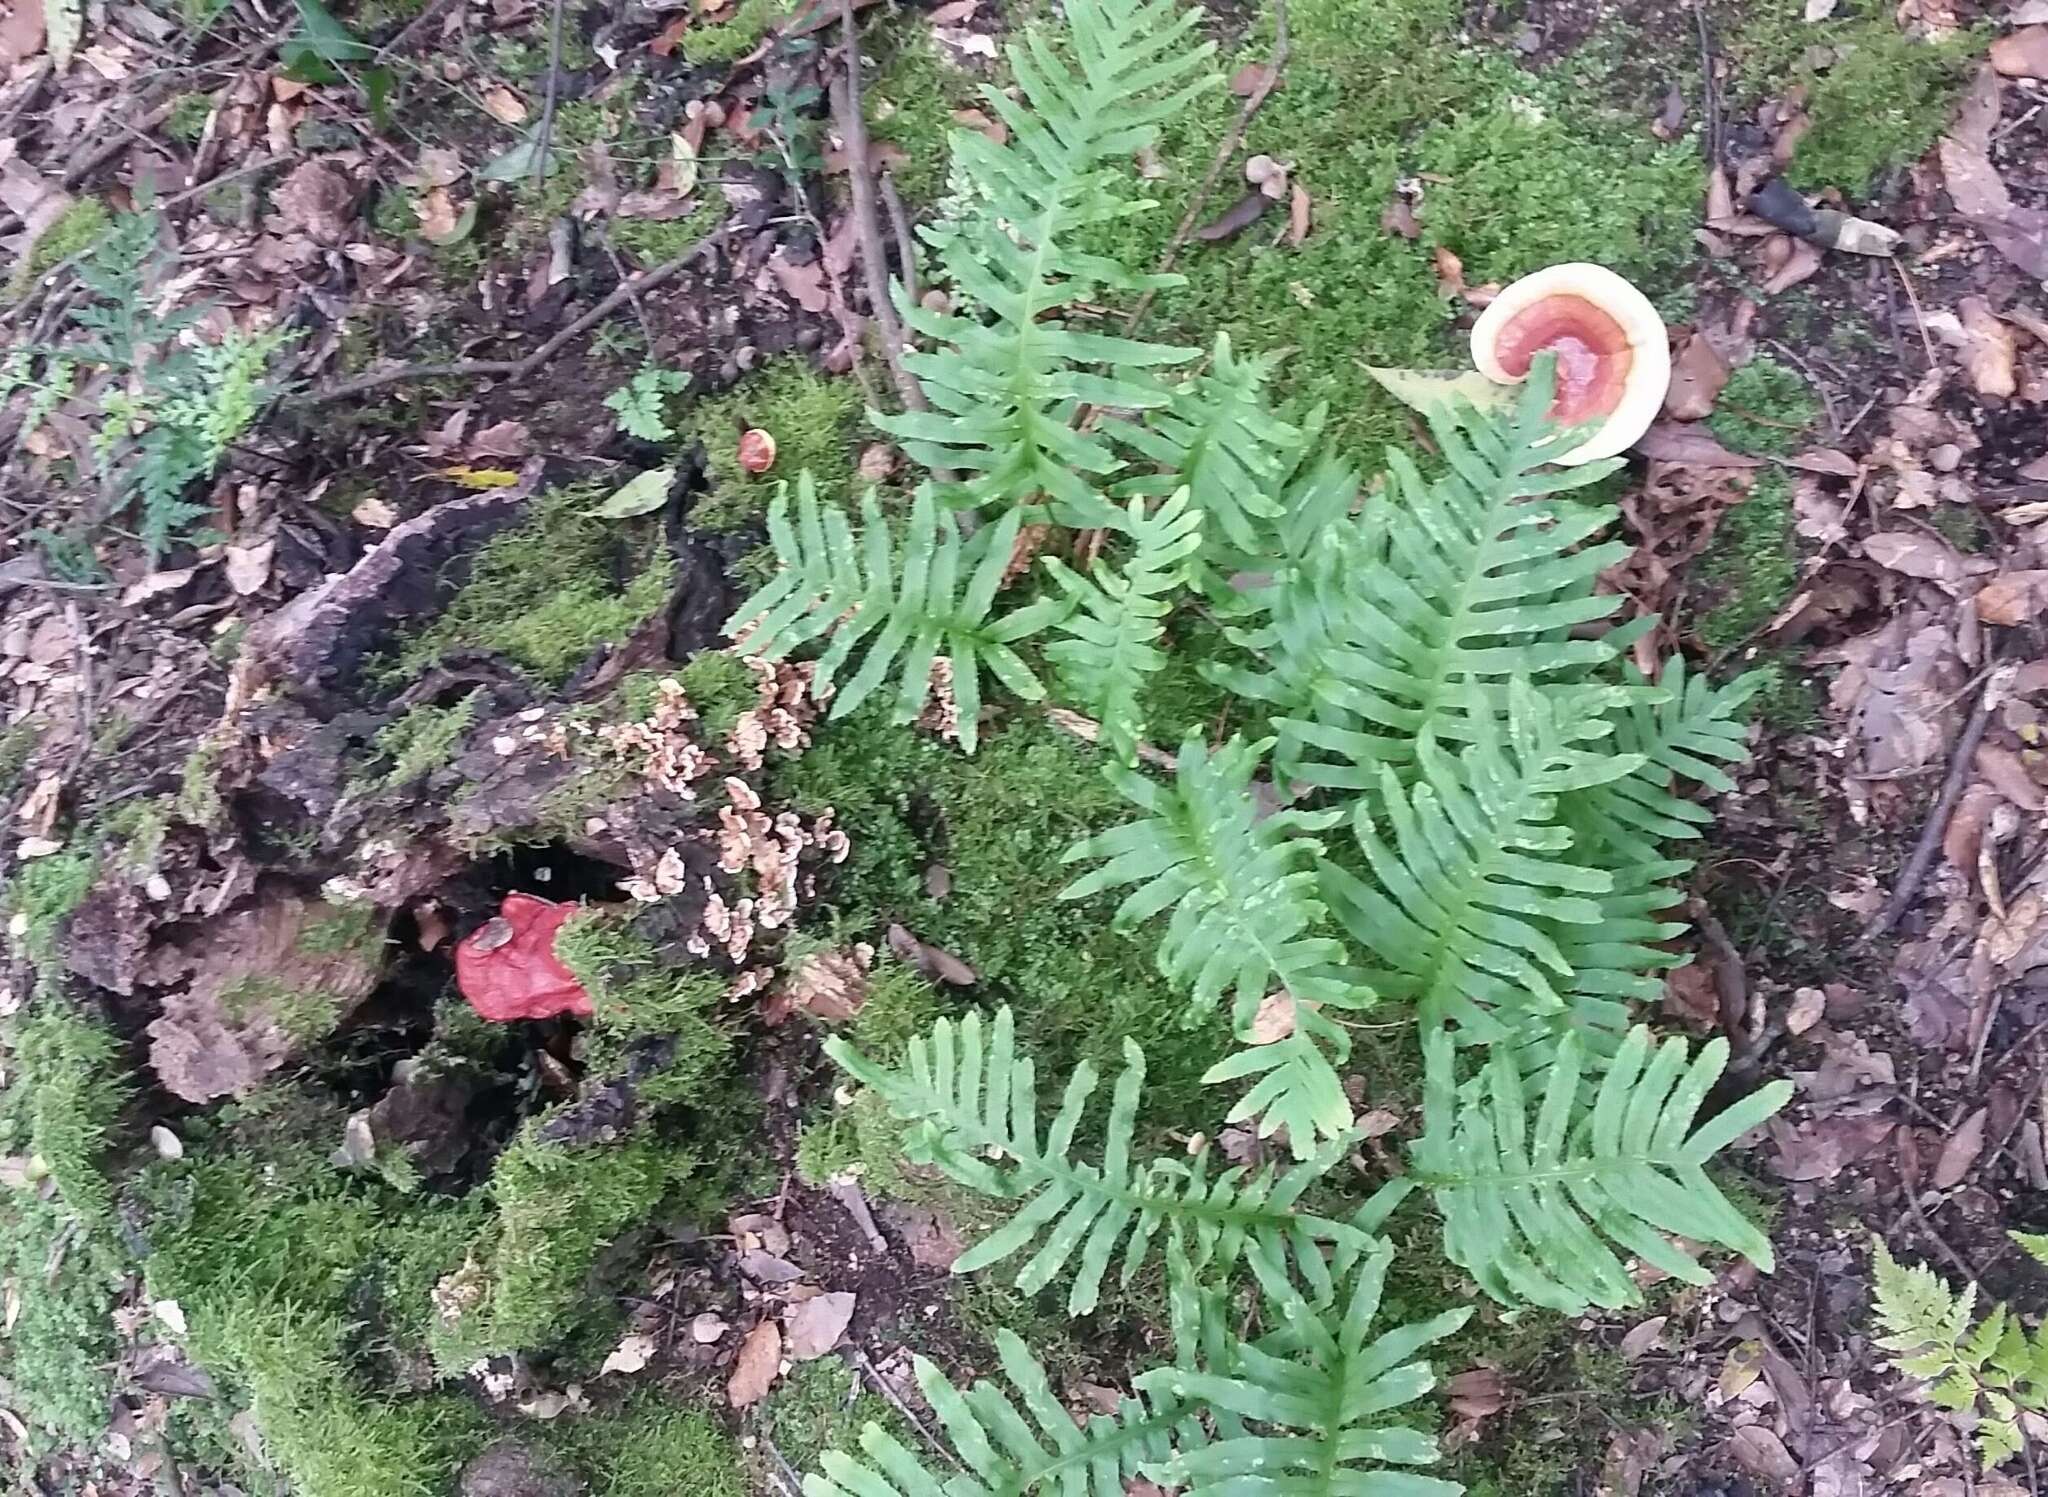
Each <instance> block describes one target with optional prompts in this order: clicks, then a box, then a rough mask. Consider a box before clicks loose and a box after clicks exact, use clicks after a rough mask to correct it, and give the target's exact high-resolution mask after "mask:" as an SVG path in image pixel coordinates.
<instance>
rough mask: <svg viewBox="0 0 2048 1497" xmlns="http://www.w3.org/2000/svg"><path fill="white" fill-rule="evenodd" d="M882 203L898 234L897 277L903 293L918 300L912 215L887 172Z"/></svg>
mask: <svg viewBox="0 0 2048 1497" xmlns="http://www.w3.org/2000/svg"><path fill="white" fill-rule="evenodd" d="M882 203H883V206H885V207H886V208H888V210H889V227H890V228H891V229H892V230H894V232H895V234H896V268H897V278H898V279H899V280H901V281H902V282H903V294H904V295H905V296H907V297H909V298H910V299H911V300H912V301H916V300H917V297H918V290H917V240H916V239H915V238H914V237H912V235H911V232H910V215H909V214H908V213H906V212H905V211H904V209H903V198H902V195H901V194H899V193H898V192H897V191H896V179H895V178H894V177H892V176H890V175H889V174H888V173H887V172H883V173H882Z"/></svg>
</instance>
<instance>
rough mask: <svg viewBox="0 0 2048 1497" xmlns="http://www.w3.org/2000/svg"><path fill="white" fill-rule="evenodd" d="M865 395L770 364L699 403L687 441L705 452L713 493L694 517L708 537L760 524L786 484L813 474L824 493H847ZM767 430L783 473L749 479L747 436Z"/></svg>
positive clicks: (794, 367) (689, 420)
mask: <svg viewBox="0 0 2048 1497" xmlns="http://www.w3.org/2000/svg"><path fill="white" fill-rule="evenodd" d="M861 421H862V410H861V399H860V390H859V387H858V386H856V385H855V384H854V383H853V381H852V380H849V379H838V378H834V377H831V376H829V375H823V374H819V373H818V372H817V371H816V370H814V369H812V368H811V367H810V365H808V364H806V363H803V362H802V361H800V360H797V359H784V360H779V361H777V362H775V363H772V364H770V365H768V366H767V367H766V368H764V369H763V370H761V371H760V372H759V373H758V374H756V375H754V376H753V378H751V379H749V380H746V381H744V382H743V383H741V384H739V385H737V386H735V387H734V388H733V389H731V390H729V391H727V392H726V393H725V394H723V395H715V396H713V397H711V398H710V399H708V400H702V401H699V402H697V404H696V405H695V406H693V407H692V408H691V409H690V410H689V411H688V413H687V414H686V415H685V416H684V418H683V420H682V421H681V422H680V423H679V426H680V430H681V432H682V436H683V439H684V440H685V441H686V442H691V441H694V442H697V443H701V444H702V446H703V448H704V458H705V481H706V484H707V485H708V491H707V492H706V493H705V494H704V495H703V496H702V497H701V498H699V499H698V500H697V502H696V504H695V505H694V506H693V507H692V509H691V511H690V523H691V524H692V525H695V526H697V527H698V528H699V529H703V530H742V529H745V528H746V527H747V526H749V525H753V524H756V523H758V520H759V517H760V516H761V515H762V514H763V513H765V512H766V511H767V508H768V501H769V500H770V499H771V498H773V497H774V495H775V491H776V489H777V488H778V486H780V485H781V484H782V483H783V482H785V481H787V480H790V479H793V478H795V477H796V475H797V474H799V473H801V472H803V471H804V470H805V469H806V468H808V469H809V470H810V472H811V476H812V477H813V478H815V479H816V480H817V481H818V487H819V489H820V491H821V492H823V493H826V494H837V493H843V492H845V491H846V489H847V487H848V485H849V484H850V483H851V482H852V479H853V460H854V450H855V445H856V443H857V442H858V440H859V435H860V431H861ZM749 427H759V428H760V429H761V430H763V431H765V432H767V433H768V434H769V435H771V436H773V437H774V438H775V466H774V467H773V468H770V469H769V470H768V471H767V472H766V473H749V472H747V471H746V469H744V468H742V467H741V466H740V464H739V438H740V433H741V432H743V431H745V430H747V429H748V428H749Z"/></svg>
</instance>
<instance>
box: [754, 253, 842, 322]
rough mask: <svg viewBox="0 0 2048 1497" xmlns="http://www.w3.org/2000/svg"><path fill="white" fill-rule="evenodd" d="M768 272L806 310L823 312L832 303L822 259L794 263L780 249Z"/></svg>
mask: <svg viewBox="0 0 2048 1497" xmlns="http://www.w3.org/2000/svg"><path fill="white" fill-rule="evenodd" d="M768 273H769V274H770V275H772V276H774V277H775V284H776V285H777V286H779V287H781V288H782V294H783V295H784V296H786V297H788V298H789V299H790V300H791V301H793V302H795V303H796V304H797V305H798V306H799V307H802V308H803V309H804V310H805V311H806V312H823V311H824V310H826V309H827V308H828V307H830V306H831V305H832V293H831V291H830V290H829V289H828V288H827V286H826V284H825V266H824V263H823V262H822V261H819V260H812V261H811V262H809V263H808V264H805V265H793V264H791V263H790V261H789V259H788V256H787V255H786V253H785V252H784V251H782V250H780V249H778V250H776V252H775V254H774V255H773V256H772V257H771V258H770V259H769V261H768Z"/></svg>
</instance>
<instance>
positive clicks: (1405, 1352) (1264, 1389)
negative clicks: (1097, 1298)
mask: <svg viewBox="0 0 2048 1497" xmlns="http://www.w3.org/2000/svg"><path fill="white" fill-rule="evenodd" d="M1392 1257H1393V1250H1392V1249H1391V1248H1389V1247H1385V1246H1381V1247H1379V1248H1378V1249H1376V1250H1375V1251H1374V1252H1372V1253H1369V1254H1368V1255H1366V1257H1365V1258H1364V1260H1363V1261H1362V1262H1361V1264H1360V1265H1359V1268H1358V1270H1357V1276H1356V1278H1355V1280H1354V1281H1353V1283H1352V1284H1351V1292H1350V1296H1349V1298H1348V1300H1347V1301H1346V1302H1345V1306H1344V1310H1343V1314H1342V1316H1341V1318H1337V1317H1326V1316H1325V1315H1324V1314H1323V1313H1321V1312H1319V1311H1318V1309H1317V1308H1316V1307H1315V1306H1312V1305H1310V1304H1309V1303H1308V1302H1307V1301H1306V1300H1304V1299H1303V1298H1302V1297H1301V1295H1300V1293H1299V1291H1297V1290H1296V1289H1295V1288H1294V1286H1293V1285H1292V1284H1290V1283H1289V1282H1288V1281H1287V1279H1286V1276H1285V1275H1284V1274H1283V1273H1282V1272H1281V1270H1280V1266H1279V1265H1278V1264H1277V1263H1275V1262H1274V1261H1272V1260H1271V1259H1269V1258H1267V1257H1265V1256H1264V1255H1263V1254H1261V1253H1258V1252H1254V1253H1253V1254H1252V1256H1251V1264H1252V1268H1253V1270H1254V1272H1255V1273H1257V1275H1258V1278H1259V1285H1260V1288H1261V1289H1262V1290H1263V1291H1264V1295H1265V1298H1266V1302H1267V1305H1268V1306H1269V1308H1270V1310H1271V1312H1272V1317H1273V1319H1274V1320H1275V1321H1276V1322H1277V1324H1278V1327H1279V1329H1278V1330H1277V1331H1276V1332H1275V1334H1274V1335H1272V1336H1270V1337H1268V1338H1265V1340H1263V1341H1261V1342H1257V1343H1251V1344H1244V1345H1240V1346H1239V1347H1237V1348H1236V1353H1235V1358H1234V1360H1235V1361H1236V1364H1237V1366H1236V1370H1235V1371H1234V1372H1232V1373H1229V1374H1223V1373H1218V1372H1214V1371H1203V1370H1198V1369H1189V1368H1180V1367H1169V1368H1160V1369H1158V1370H1156V1371H1152V1372H1148V1373H1145V1374H1143V1375H1142V1376H1141V1377H1139V1379H1138V1386H1139V1388H1140V1389H1141V1390H1143V1391H1144V1392H1146V1393H1147V1394H1150V1395H1151V1396H1152V1397H1153V1398H1155V1399H1166V1398H1175V1399H1188V1400H1192V1401H1194V1402H1196V1403H1200V1404H1204V1405H1206V1406H1208V1407H1209V1408H1210V1409H1212V1410H1215V1411H1217V1412H1218V1413H1221V1414H1227V1415H1229V1416H1231V1417H1233V1418H1234V1419H1236V1420H1238V1421H1242V1422H1246V1423H1249V1424H1251V1425H1252V1426H1254V1427H1255V1429H1253V1430H1244V1429H1240V1430H1239V1431H1238V1432H1236V1433H1231V1434H1225V1433H1224V1432H1223V1431H1221V1430H1219V1432H1218V1434H1219V1438H1216V1439H1214V1440H1211V1441H1209V1442H1207V1443H1205V1444H1201V1445H1197V1446H1194V1447H1193V1448H1183V1449H1181V1450H1179V1451H1177V1452H1176V1453H1175V1456H1174V1458H1173V1459H1172V1461H1170V1462H1168V1463H1167V1464H1165V1465H1164V1466H1161V1467H1158V1468H1155V1469H1154V1471H1153V1472H1152V1475H1153V1476H1154V1477H1155V1478H1156V1479H1158V1480H1162V1481H1165V1482H1167V1483H1169V1484H1171V1485H1173V1486H1175V1487H1180V1488H1185V1491H1186V1497H1353V1494H1371V1493H1387V1494H1390V1497H1392V1494H1400V1497H1456V1494H1457V1493H1459V1492H1461V1491H1463V1490H1464V1489H1463V1488H1462V1487H1460V1486H1459V1485H1458V1484H1457V1483H1456V1482H1450V1481H1439V1480H1435V1479H1433V1478H1429V1477H1424V1476H1418V1475H1414V1474H1412V1473H1407V1472H1398V1473H1397V1472H1390V1471H1387V1470H1386V1469H1384V1468H1386V1467H1389V1466H1393V1467H1408V1466H1424V1465H1429V1464H1432V1463H1433V1462H1435V1461H1436V1460H1437V1458H1438V1453H1437V1447H1436V1441H1435V1440H1434V1439H1433V1438H1431V1437H1430V1436H1428V1435H1425V1434H1423V1433H1422V1432H1421V1431H1419V1430H1416V1429H1411V1428H1409V1427H1407V1426H1405V1425H1400V1424H1387V1423H1384V1422H1381V1421H1382V1420H1383V1419H1384V1417H1385V1416H1386V1415H1387V1414H1388V1413H1389V1412H1390V1411H1391V1410H1394V1409H1398V1408H1400V1407H1401V1406H1402V1405H1404V1404H1409V1403H1413V1402H1414V1401H1415V1400H1416V1399H1418V1398H1420V1397H1422V1395H1423V1394H1425V1393H1427V1392H1428V1391H1429V1390H1430V1389H1431V1388H1432V1387H1434V1386H1435V1383H1436V1377H1435V1374H1434V1373H1433V1372H1432V1371H1431V1370H1430V1367H1429V1364H1428V1363H1427V1362H1422V1361H1416V1360H1413V1359H1414V1357H1415V1353H1416V1352H1418V1351H1420V1350H1421V1349H1422V1348H1423V1347H1425V1346H1427V1345H1429V1344H1430V1343H1431V1342H1433V1341H1439V1340H1441V1339H1442V1338H1443V1337H1445V1336H1448V1335H1449V1334H1450V1333H1451V1332H1453V1331H1455V1330H1456V1329H1457V1328H1458V1327H1459V1326H1461V1325H1463V1324H1464V1323H1465V1321H1466V1319H1467V1318H1468V1317H1469V1316H1470V1315H1471V1313H1472V1312H1471V1310H1470V1309H1458V1310H1449V1311H1446V1312H1445V1313H1443V1314H1441V1315H1438V1316H1436V1317H1435V1318H1433V1319H1431V1320H1427V1321H1423V1322H1421V1323H1419V1324H1415V1325H1406V1326H1401V1327H1398V1328H1396V1329H1394V1330H1390V1331H1384V1332H1382V1333H1380V1334H1379V1335H1377V1336H1375V1335H1373V1330H1372V1327H1373V1321H1374V1319H1375V1317H1376V1316H1377V1315H1378V1313H1379V1307H1380V1297H1381V1292H1382V1290H1383V1288H1384V1286H1385V1283H1386V1271H1387V1264H1388V1263H1389V1262H1390V1261H1391V1259H1392ZM1332 1321H1334V1323H1332Z"/></svg>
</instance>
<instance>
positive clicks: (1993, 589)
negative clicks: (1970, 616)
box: [1977, 571, 2048, 627]
mask: <svg viewBox="0 0 2048 1497" xmlns="http://www.w3.org/2000/svg"><path fill="white" fill-rule="evenodd" d="M2044 607H2048V571H2024V572H2007V573H2006V574H2005V575H2004V576H2003V577H1994V578H1992V579H1991V580H1990V581H1989V582H1987V583H1985V584H1984V587H1983V590H1982V591H1981V592H1979V593H1978V594H1977V617H1978V618H1980V619H1982V620H1983V621H1984V622H1985V623H1987V624H2003V625H2006V626H2008V627H2010V626H2012V625H2014V624H2026V623H2031V622H2032V621H2033V620H2034V619H2036V618H2038V617H2039V616H2040V613H2041V610H2042V609H2043V608H2044Z"/></svg>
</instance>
